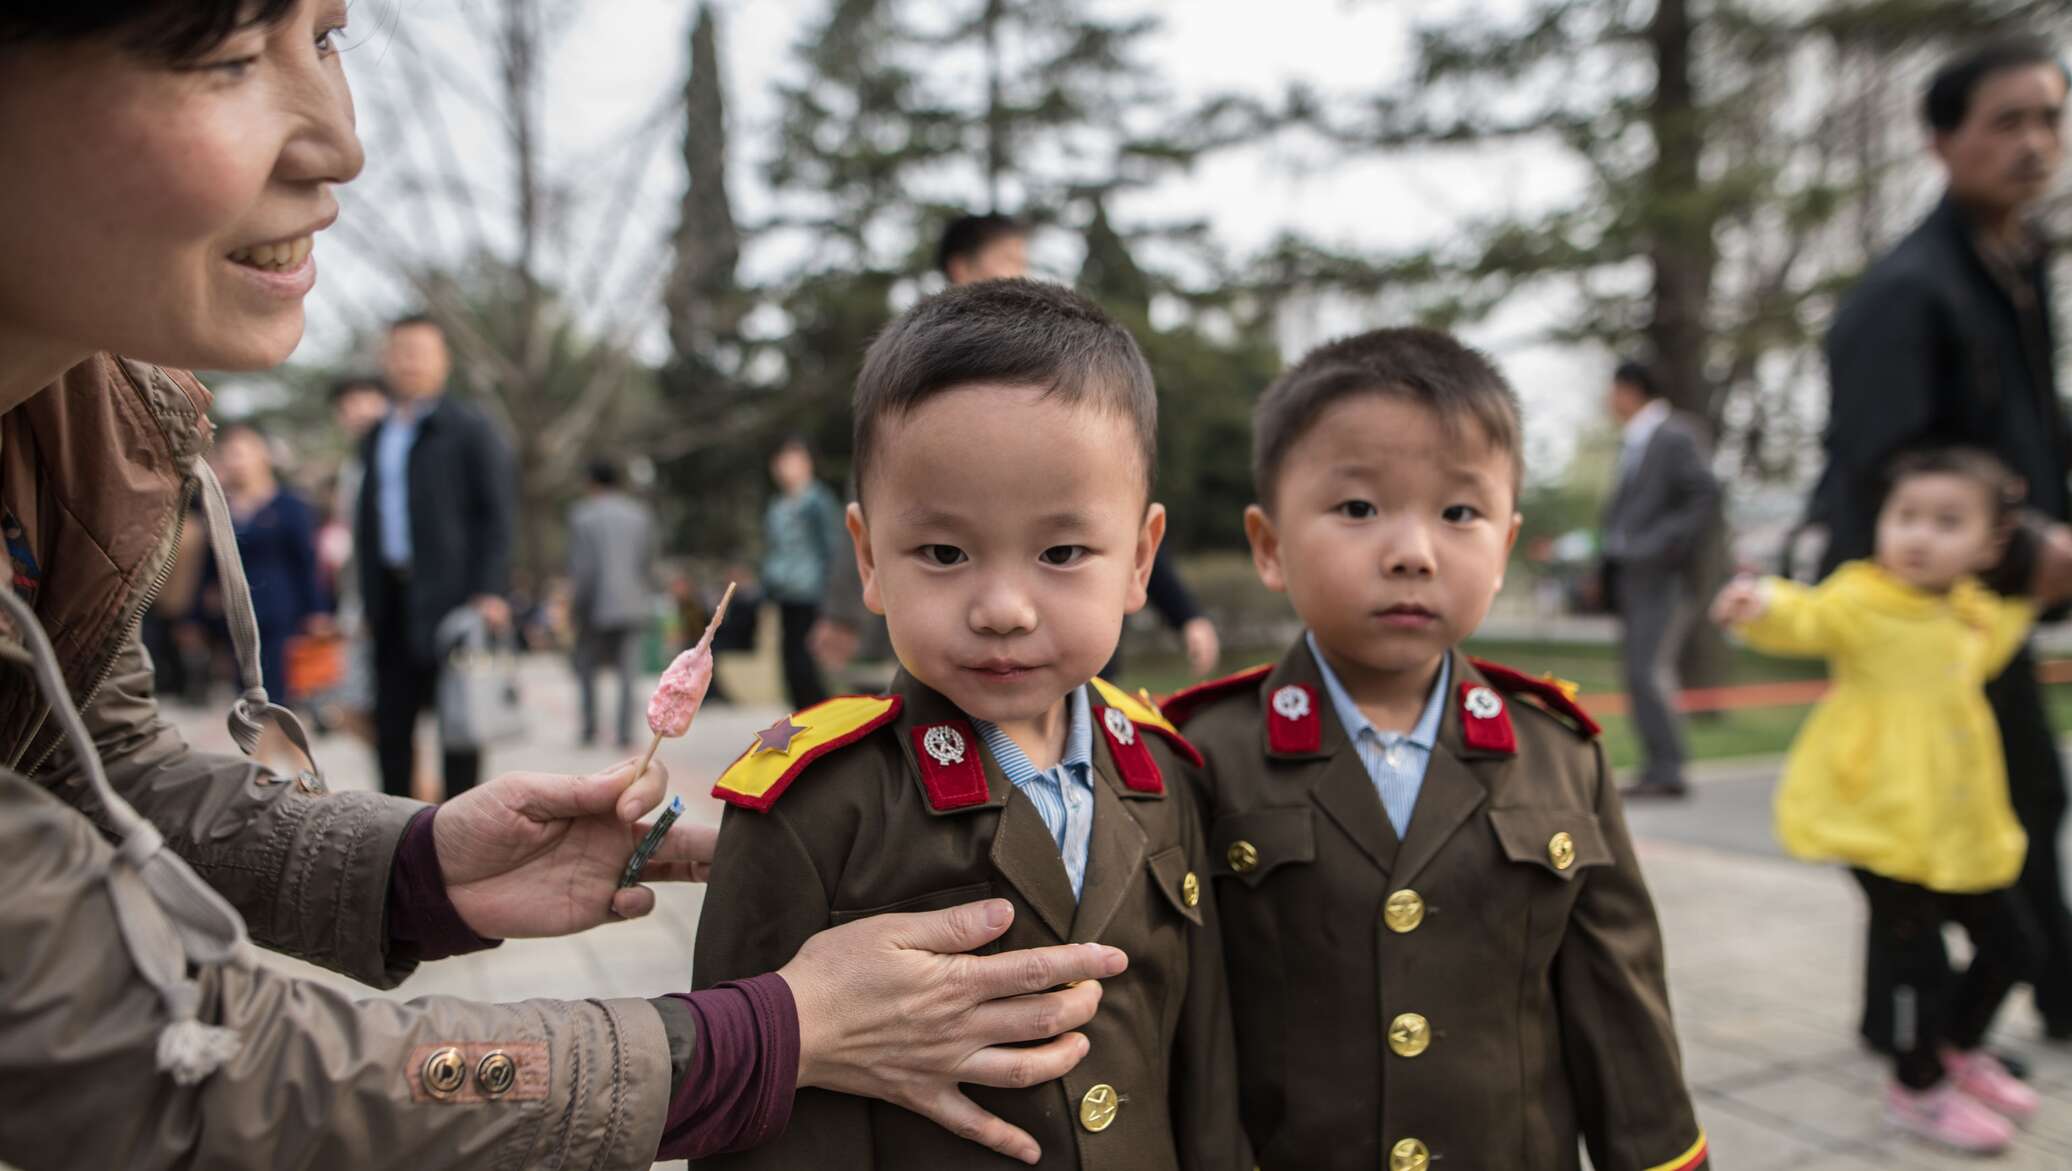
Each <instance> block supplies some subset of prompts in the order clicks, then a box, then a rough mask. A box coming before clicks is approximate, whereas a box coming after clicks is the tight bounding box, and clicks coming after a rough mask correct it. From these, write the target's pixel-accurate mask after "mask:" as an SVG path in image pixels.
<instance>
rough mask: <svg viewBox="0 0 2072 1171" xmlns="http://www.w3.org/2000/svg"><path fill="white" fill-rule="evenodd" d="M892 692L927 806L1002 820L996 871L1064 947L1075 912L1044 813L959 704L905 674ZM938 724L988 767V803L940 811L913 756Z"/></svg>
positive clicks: (996, 833) (904, 748)
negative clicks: (986, 813) (953, 731)
mask: <svg viewBox="0 0 2072 1171" xmlns="http://www.w3.org/2000/svg"><path fill="white" fill-rule="evenodd" d="M892 693H893V694H895V695H898V696H900V697H901V698H902V699H904V700H905V706H904V707H903V708H902V709H901V711H900V715H899V720H898V721H897V722H896V724H895V725H894V726H895V727H896V729H897V730H898V733H899V737H898V738H899V747H900V751H901V752H903V753H905V754H906V758H907V771H908V774H909V775H911V776H912V777H913V778H914V787H915V788H916V789H918V790H920V793H921V800H922V801H923V803H924V805H925V807H926V808H927V809H929V810H930V811H931V812H932V813H934V814H935V815H936V816H938V817H964V816H968V815H970V814H974V813H977V812H980V811H982V810H988V809H990V810H995V811H997V812H998V813H999V818H1000V820H999V823H998V824H997V825H996V826H995V827H994V829H993V848H992V852H991V857H992V860H993V866H994V868H995V869H997V870H998V871H999V872H1000V876H1001V877H1002V878H1004V879H1006V880H1007V883H1008V885H1010V886H1012V887H1014V889H1015V893H1017V894H1019V895H1021V897H1022V901H1023V902H1025V903H1027V904H1029V906H1030V907H1031V908H1032V909H1033V910H1034V911H1035V912H1036V915H1037V917H1038V918H1040V919H1042V920H1043V925H1044V926H1045V927H1048V928H1049V929H1050V932H1051V934H1052V935H1053V936H1055V937H1056V938H1057V940H1058V941H1059V942H1060V943H1062V942H1064V941H1065V939H1066V938H1067V937H1069V936H1070V935H1071V934H1072V916H1073V913H1074V911H1075V910H1076V909H1077V908H1076V907H1075V906H1074V905H1073V901H1072V880H1071V878H1069V877H1068V876H1067V875H1066V874H1065V863H1064V860H1063V859H1061V858H1059V857H1058V846H1057V840H1056V839H1055V838H1053V837H1051V836H1050V829H1049V828H1048V827H1046V826H1045V825H1044V824H1043V815H1042V814H1040V813H1038V812H1036V807H1035V806H1034V805H1032V804H1030V802H1029V799H1028V798H1027V797H1025V796H1023V795H1022V794H1020V793H1018V792H1016V791H1015V788H1014V785H1013V784H1012V783H1011V782H1009V781H1008V779H1007V776H1006V774H1004V773H1002V772H1001V771H1000V766H999V765H998V764H997V763H995V762H994V760H993V758H992V757H991V756H988V755H987V754H986V751H985V744H984V742H983V741H982V740H981V739H980V738H979V735H978V733H977V731H976V729H975V728H973V726H972V723H971V717H969V716H967V715H965V714H964V713H963V712H962V711H960V710H959V709H958V708H957V706H956V705H955V704H953V703H951V702H950V701H949V700H947V699H944V698H943V697H942V696H941V695H940V694H939V693H937V692H936V691H935V690H934V689H933V688H930V687H928V686H927V685H926V684H923V683H921V682H920V681H919V680H917V679H915V678H914V677H913V676H911V675H908V674H907V673H906V672H905V671H901V672H900V673H899V675H898V677H897V678H895V679H894V680H893V681H892ZM938 725H954V726H956V727H957V728H959V729H960V732H959V735H960V736H962V738H963V739H964V741H965V744H964V750H965V751H966V752H968V753H970V754H971V755H972V757H973V758H974V759H976V760H978V761H979V762H980V763H981V765H982V766H983V768H984V769H985V776H986V799H985V800H984V801H980V802H976V803H973V804H970V805H964V806H961V807H958V808H951V809H944V808H940V807H938V805H937V803H936V801H935V799H934V798H933V797H932V796H931V794H930V793H929V788H928V780H927V776H928V774H927V772H926V771H925V770H924V768H923V764H924V762H922V761H921V760H919V759H918V758H917V757H916V756H915V752H914V743H915V732H916V731H917V730H918V731H925V730H926V729H928V728H932V727H936V726H938Z"/></svg>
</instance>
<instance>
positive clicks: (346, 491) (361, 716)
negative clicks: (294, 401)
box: [319, 374, 389, 745]
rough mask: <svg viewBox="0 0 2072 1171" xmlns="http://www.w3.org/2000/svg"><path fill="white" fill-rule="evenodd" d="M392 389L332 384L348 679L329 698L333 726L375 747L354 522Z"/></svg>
mask: <svg viewBox="0 0 2072 1171" xmlns="http://www.w3.org/2000/svg"><path fill="white" fill-rule="evenodd" d="M388 410H389V388H388V383H386V382H383V381H382V380H381V378H380V377H379V376H378V375H372V374H357V375H348V376H347V377H344V378H341V379H339V380H338V381H336V382H334V383H332V384H331V424H332V426H333V427H334V428H336V429H337V434H338V438H339V441H340V442H342V443H343V444H344V446H345V453H344V455H342V456H341V457H340V458H339V461H338V474H337V477H336V478H335V480H334V481H333V483H332V488H331V515H330V517H329V518H328V519H327V520H326V522H325V525H324V530H323V531H324V542H323V544H322V545H320V547H319V548H320V551H321V552H324V553H325V558H324V562H323V564H324V565H325V566H326V567H327V568H328V569H329V570H330V571H331V572H330V580H331V596H332V614H333V618H334V620H335V622H336V623H337V627H338V633H339V635H340V636H341V637H342V638H344V640H345V649H344V658H345V664H344V668H345V673H344V678H343V680H342V681H341V682H340V683H339V685H338V686H337V687H336V688H334V689H333V690H332V691H331V692H330V693H329V694H328V695H327V696H326V697H325V702H324V708H325V711H324V718H325V722H326V723H328V724H333V725H336V726H340V727H344V728H347V729H349V730H350V731H351V732H352V733H353V734H354V735H355V736H358V737H359V738H360V739H362V740H364V741H366V742H367V743H368V744H370V745H371V744H373V743H374V646H373V643H372V642H371V641H370V640H369V638H368V636H367V624H366V617H367V615H366V608H365V606H364V604H363V603H362V601H361V599H360V563H359V558H358V554H359V550H358V548H357V547H356V546H355V545H354V543H353V521H354V518H355V517H357V516H358V515H359V512H360V487H361V485H363V484H364V483H365V482H366V479H367V465H366V463H365V462H364V461H363V460H362V459H361V457H360V449H361V447H362V445H363V444H365V443H366V441H367V435H368V433H369V432H371V431H373V430H374V428H376V427H378V426H380V425H381V420H382V419H383V418H385V417H386V416H387V415H388Z"/></svg>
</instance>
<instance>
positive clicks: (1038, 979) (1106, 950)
mask: <svg viewBox="0 0 2072 1171" xmlns="http://www.w3.org/2000/svg"><path fill="white" fill-rule="evenodd" d="M956 963H957V966H958V967H959V968H961V969H963V971H962V973H961V974H962V976H963V978H964V980H965V981H966V982H967V983H968V984H969V986H970V990H971V999H972V1000H973V1001H975V1002H980V1003H982V1002H984V1001H988V1000H999V999H1001V998H1002V997H1007V996H1022V995H1026V994H1028V993H1031V992H1043V991H1046V990H1048V989H1052V988H1056V987H1058V986H1060V985H1064V984H1076V983H1078V982H1079V981H1081V980H1105V979H1107V978H1108V977H1110V976H1119V975H1121V974H1122V970H1123V969H1124V968H1127V967H1129V957H1128V956H1126V955H1124V954H1123V953H1122V952H1121V951H1120V950H1119V949H1117V948H1112V947H1109V946H1107V945H1106V944H1101V943H1066V944H1059V945H1057V946H1054V947H1032V948H1028V949H1026V950H1023V951H1008V952H1001V953H999V954H998V955H989V956H958V957H957V959H956ZM1065 1027H1066V1028H1071V1027H1072V1026H1071V1025H1066V1026H1065Z"/></svg>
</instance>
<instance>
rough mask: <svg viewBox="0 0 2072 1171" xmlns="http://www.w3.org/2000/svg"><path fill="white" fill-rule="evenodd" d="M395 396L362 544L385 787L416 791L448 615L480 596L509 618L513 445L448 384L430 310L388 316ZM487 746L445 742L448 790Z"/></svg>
mask: <svg viewBox="0 0 2072 1171" xmlns="http://www.w3.org/2000/svg"><path fill="white" fill-rule="evenodd" d="M383 362H384V365H385V366H386V368H387V375H388V382H389V387H390V389H391V390H392V391H394V393H395V405H394V407H393V408H392V409H391V410H390V411H389V415H388V418H386V419H383V420H382V422H381V425H380V426H379V427H376V428H375V429H374V430H373V432H372V433H371V434H369V435H368V436H367V439H366V441H365V444H364V445H363V447H362V450H361V455H362V457H363V461H364V463H365V465H366V469H367V478H366V481H365V484H364V485H363V486H362V488H361V489H360V508H359V516H358V518H357V520H356V521H355V523H354V526H353V527H354V533H353V536H354V542H353V543H354V547H356V548H358V549H361V550H364V551H365V552H364V554H363V556H361V558H360V586H361V591H362V597H363V598H364V599H365V605H366V608H367V625H368V627H369V629H370V630H371V632H372V635H373V641H374V689H375V692H374V735H375V742H376V752H377V753H378V755H379V756H380V758H381V787H382V789H383V790H384V791H386V792H389V793H392V794H395V795H398V796H405V797H407V796H409V795H410V780H411V774H412V771H413V770H412V764H413V761H414V751H413V732H414V730H415V728H416V725H417V716H418V713H419V712H421V711H423V710H424V709H425V708H427V707H430V706H431V705H432V703H433V701H434V700H435V698H436V697H437V694H438V681H439V671H440V660H441V658H442V657H443V652H444V649H445V648H442V647H440V646H438V645H437V638H436V632H437V630H438V627H439V622H440V620H441V619H443V618H445V617H446V616H447V615H448V614H450V613H452V612H453V611H454V610H457V609H460V608H461V607H463V606H472V607H474V608H475V609H476V610H477V611H478V612H479V613H480V614H481V615H482V618H483V620H484V621H485V622H487V623H488V624H489V626H490V627H491V629H493V630H501V629H503V628H505V627H506V626H508V625H509V623H510V618H511V612H510V608H509V606H508V605H507V604H506V603H505V601H504V593H505V591H506V589H507V587H508V584H509V579H510V570H511V506H512V499H511V497H512V490H513V483H512V481H513V470H512V466H511V454H510V452H509V450H508V449H507V448H506V447H505V446H504V442H503V440H502V439H501V438H500V437H499V436H498V435H497V434H496V432H495V430H494V429H493V428H491V426H490V424H489V421H488V420H487V419H485V418H483V417H482V415H481V414H480V413H479V412H478V411H476V410H475V409H474V408H473V407H471V406H469V405H468V404H466V403H463V402H461V401H459V400H457V399H455V398H453V397H451V396H450V395H448V394H447V393H446V380H447V377H448V376H449V375H450V374H451V373H452V370H453V360H452V357H451V355H450V354H449V353H448V351H447V348H446V335H445V333H444V332H443V331H442V330H441V329H440V328H439V326H438V324H437V323H436V322H434V321H433V320H432V319H431V318H429V317H406V318H403V319H402V320H400V321H398V322H396V323H395V324H394V325H392V326H390V327H389V335H388V348H387V350H386V351H385V354H384V357H383ZM481 769H482V754H481V751H480V750H479V749H474V748H462V749H455V748H449V749H447V750H446V752H445V754H444V768H443V771H444V774H445V779H446V792H447V795H448V796H451V795H453V794H456V793H460V792H464V791H466V790H467V789H469V788H471V787H473V785H474V784H475V778H476V777H477V776H479V775H480V774H481Z"/></svg>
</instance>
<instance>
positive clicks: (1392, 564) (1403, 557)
mask: <svg viewBox="0 0 2072 1171" xmlns="http://www.w3.org/2000/svg"><path fill="white" fill-rule="evenodd" d="M1382 557H1383V560H1382V564H1383V566H1384V567H1385V569H1386V572H1387V573H1388V575H1389V576H1390V577H1430V576H1432V574H1434V573H1436V572H1438V569H1439V565H1438V560H1437V558H1436V557H1435V556H1434V554H1433V551H1432V538H1431V534H1430V533H1429V532H1427V531H1425V526H1423V525H1421V524H1418V523H1416V522H1415V521H1405V522H1403V523H1401V524H1397V525H1394V526H1392V527H1391V529H1390V531H1389V534H1388V542H1387V544H1386V545H1385V546H1383V553H1382Z"/></svg>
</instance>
